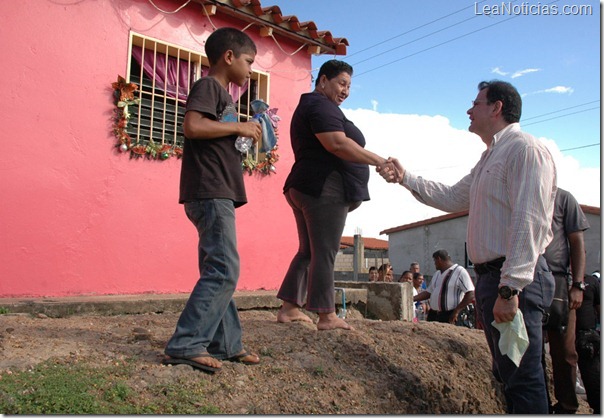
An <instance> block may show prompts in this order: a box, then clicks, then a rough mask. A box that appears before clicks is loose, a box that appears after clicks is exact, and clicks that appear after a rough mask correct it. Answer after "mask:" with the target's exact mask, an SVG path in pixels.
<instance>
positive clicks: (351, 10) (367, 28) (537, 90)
mask: <svg viewBox="0 0 604 418" xmlns="http://www.w3.org/2000/svg"><path fill="white" fill-rule="evenodd" d="M272 4H277V5H278V6H279V7H280V8H281V11H282V13H283V14H284V15H292V14H293V15H296V16H297V17H298V18H299V19H300V20H301V21H307V20H312V21H314V22H315V23H316V24H317V26H318V28H319V30H329V31H331V33H332V34H333V35H334V36H335V37H344V38H347V39H348V41H349V43H350V46H349V47H348V54H347V55H346V56H338V57H335V58H337V59H341V60H344V61H346V62H348V63H350V64H351V65H352V66H353V67H354V72H355V74H354V76H353V79H352V90H351V95H350V97H349V98H348V99H347V100H346V101H345V102H344V104H342V106H341V107H342V109H343V110H345V111H346V110H348V111H350V114H349V112H346V113H347V115H349V118H350V119H351V120H352V121H353V122H355V123H356V124H357V125H359V127H361V129H362V130H363V131H364V133H365V136H366V137H367V142H368V144H367V148H368V149H371V150H373V151H382V150H383V152H387V153H388V154H389V155H392V156H395V157H397V158H399V159H400V160H401V162H402V163H403V164H404V165H406V166H407V168H409V169H410V170H411V169H413V170H414V171H418V170H424V172H422V173H421V174H422V175H424V176H425V177H427V178H430V179H435V180H438V177H439V175H440V176H442V177H444V179H443V180H441V181H445V179H446V180H449V181H446V182H448V183H453V182H454V181H456V180H457V179H459V178H460V177H461V176H462V175H463V174H464V173H466V172H467V170H468V169H469V168H470V167H472V166H473V165H474V164H475V163H476V161H477V159H478V158H479V156H480V153H481V152H482V150H484V145H482V143H481V141H480V139H478V137H475V136H473V137H474V139H472V140H469V141H468V142H466V141H465V140H464V141H461V142H459V143H457V144H448V143H447V141H448V142H451V139H450V138H453V137H456V136H457V135H458V134H459V135H461V136H462V137H464V138H466V135H464V134H462V133H461V132H463V131H466V132H467V127H468V122H469V121H468V117H467V114H466V111H467V109H468V108H469V107H470V101H471V100H473V99H474V98H475V97H476V93H477V90H476V86H477V84H478V82H480V81H482V80H491V79H495V78H497V79H501V80H505V81H509V82H511V83H512V84H514V85H515V86H516V87H517V88H518V90H519V92H520V93H521V95H522V96H523V115H522V120H521V125H522V127H523V129H524V130H526V131H527V132H529V133H532V134H533V135H535V136H536V137H542V138H544V140H545V141H546V142H549V143H550V144H551V148H550V149H553V152H554V153H555V154H556V155H557V156H556V158H557V160H558V161H557V165H558V166H559V170H560V171H561V174H560V182H559V183H561V185H562V186H563V187H565V188H567V189H569V190H571V192H573V193H574V194H575V196H577V198H578V200H579V201H580V203H584V204H589V205H594V206H600V204H599V202H600V175H599V173H600V145H599V143H600V114H601V112H600V39H601V34H600V4H599V3H598V2H593V1H587V0H585V1H584V2H572V3H571V2H568V1H566V0H560V1H553V2H551V1H544V2H536V1H530V2H527V1H524V2H522V1H512V2H501V1H499V2H496V1H494V0H486V1H468V0H455V1H452V0H421V1H419V0H415V1H411V0H379V1H375V2H370V1H367V0H362V1H361V0H275V1H274V2H270V1H267V0H264V1H263V6H268V5H272ZM529 6H530V7H532V8H529ZM568 6H572V7H573V9H572V11H573V12H576V11H577V10H578V9H579V8H581V7H582V8H583V10H584V11H587V12H589V7H591V15H586V14H585V13H584V14H583V15H577V14H576V13H575V14H574V15H561V14H559V15H545V14H544V12H545V11H546V10H549V11H550V12H551V11H553V9H556V10H557V11H558V12H559V13H563V12H565V11H567V10H569V9H568ZM494 7H499V10H494ZM510 7H511V8H514V9H513V10H512V12H509V10H510ZM489 10H491V11H493V12H497V11H499V12H501V13H499V14H495V13H491V14H488V12H489ZM331 58H334V57H333V56H315V57H313V68H314V69H318V67H320V65H321V64H322V63H323V62H324V61H325V60H328V59H331ZM316 74H317V71H314V72H313V75H314V76H316ZM309 89H310V87H309ZM360 110H369V111H373V112H376V113H371V112H370V113H369V114H367V112H360ZM355 112H356V113H355ZM352 115H355V116H354V117H353V116H352ZM378 115H379V117H384V116H385V115H391V116H392V115H399V116H401V117H408V116H412V115H417V118H415V119H404V120H406V121H407V122H408V123H410V124H415V123H416V122H418V121H419V120H422V119H421V118H428V120H429V121H431V122H430V123H428V125H427V126H428V127H429V128H428V129H427V130H426V131H425V132H426V133H425V134H422V131H421V130H419V131H418V130H416V129H409V127H404V128H403V127H402V126H401V129H400V130H399V129H398V128H397V126H400V124H401V123H404V122H401V120H402V119H401V120H399V121H398V122H397V123H398V124H399V125H396V124H395V125H388V127H389V129H388V130H386V131H380V133H379V134H378V133H377V132H372V131H373V130H374V127H375V126H376V121H377V120H382V119H379V118H378ZM364 117H368V118H369V119H370V120H373V123H369V122H364V121H363V118H364ZM393 117H394V116H393ZM384 120H385V119H384ZM443 120H444V122H443V123H445V124H446V125H447V129H445V130H438V129H437V130H436V131H435V132H432V126H433V125H439V123H440V122H441V121H443ZM447 121H448V124H447V123H446V122H447ZM386 124H388V122H383V125H384V126H385V125H386ZM403 131H405V132H406V135H402V134H400V133H401V132H403ZM458 131H461V132H458ZM439 132H442V133H443V134H444V135H447V133H452V134H451V135H447V136H449V139H447V138H439V139H437V138H435V137H434V135H439ZM467 135H472V134H467ZM384 136H388V137H389V139H384V138H383V137H384ZM372 140H373V142H372ZM473 141H475V142H476V144H474V143H473ZM417 143H429V144H431V145H430V146H429V147H427V148H420V147H418V145H417ZM443 143H444V145H442V144H443ZM462 144H466V145H462ZM449 145H451V146H452V148H451V150H450V151H449V160H448V161H442V162H440V163H438V164H435V160H438V158H437V157H436V155H435V154H436V153H438V150H440V149H443V147H447V146H449ZM464 147H467V149H468V153H467V154H464V153H463V152H461V153H456V152H455V151H453V150H460V149H461V148H464ZM470 149H471V150H472V151H470ZM461 151H463V149H461ZM460 159H463V160H467V164H465V165H467V167H465V166H464V167H460V163H459V161H460ZM453 161H455V163H453ZM452 166H455V167H456V168H457V169H458V170H452V171H451V170H449V172H448V173H446V174H445V173H443V170H444V171H447V168H448V167H452ZM428 167H433V169H432V170H429V169H427V168H428ZM569 173H578V175H577V176H576V177H575V176H574V174H573V175H571V174H569ZM435 177H436V178H435ZM591 179H593V180H594V183H597V185H596V184H594V185H592V186H591V188H587V187H586V185H585V183H590V182H591ZM389 186H392V185H389ZM380 187H381V186H380ZM393 187H397V186H393ZM374 189H375V187H374ZM380 190H381V189H380ZM370 191H371V185H370ZM392 191H393V190H392V189H390V192H392ZM390 192H388V193H390ZM400 194H402V191H397V193H396V195H400ZM407 194H408V192H407ZM373 196H376V194H375V193H374V194H373V195H372V199H373ZM376 198H377V196H376ZM411 199H412V198H411ZM404 203H405V205H413V206H415V205H420V204H419V203H415V202H414V200H413V199H412V200H411V201H409V200H407V199H406V200H405V202H404ZM420 206H421V205H420ZM438 214H442V213H436V212H430V211H423V212H422V211H420V212H418V213H417V214H415V215H414V216H399V217H397V218H396V219H393V220H389V221H386V222H389V223H387V224H386V223H382V224H380V225H383V226H384V227H383V228H382V226H377V227H376V228H372V229H371V230H372V233H371V234H370V235H369V236H377V235H376V233H375V230H376V229H380V228H381V229H386V228H389V227H392V226H397V225H400V224H404V223H406V222H407V221H409V222H413V221H415V220H418V219H417V218H419V219H421V218H422V217H424V216H436V215H438ZM354 222H358V223H361V224H366V222H365V221H361V220H357V219H354ZM355 227H356V226H355V225H352V224H351V225H347V231H345V233H346V232H348V233H350V231H351V229H352V228H355ZM359 227H361V228H362V226H359ZM382 238H383V236H382Z"/></svg>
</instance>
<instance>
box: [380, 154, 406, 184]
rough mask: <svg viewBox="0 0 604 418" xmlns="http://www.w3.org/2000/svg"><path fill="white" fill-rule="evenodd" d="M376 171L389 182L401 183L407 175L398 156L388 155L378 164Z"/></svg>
mask: <svg viewBox="0 0 604 418" xmlns="http://www.w3.org/2000/svg"><path fill="white" fill-rule="evenodd" d="M375 171H376V172H377V173H379V174H380V176H382V177H383V178H384V180H386V181H387V182H388V183H400V182H401V181H403V178H404V177H405V169H404V168H403V166H402V165H401V163H400V162H399V161H398V160H397V159H396V158H392V157H388V159H387V160H384V162H383V163H382V164H379V165H376V166H375Z"/></svg>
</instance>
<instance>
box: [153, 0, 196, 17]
mask: <svg viewBox="0 0 604 418" xmlns="http://www.w3.org/2000/svg"><path fill="white" fill-rule="evenodd" d="M149 3H151V5H152V6H153V7H155V9H156V10H158V11H160V12H162V13H165V14H168V15H172V14H174V13H178V12H180V11H181V10H182V9H183V8H184V7H185V6H186V5H187V4H189V3H191V0H187V1H186V2H185V3H184V4H183V5H182V6H180V7H178V8H177V9H176V10H174V11H172V12H169V11H167V10H163V9H161V8H159V7H157V6H156V5H155V3H153V0H149Z"/></svg>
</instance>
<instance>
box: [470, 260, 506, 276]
mask: <svg viewBox="0 0 604 418" xmlns="http://www.w3.org/2000/svg"><path fill="white" fill-rule="evenodd" d="M504 261H505V257H500V258H497V259H495V260H491V261H487V262H486V263H478V264H474V271H475V272H476V273H478V274H486V273H488V272H490V271H500V270H501V267H502V266H503V262H504Z"/></svg>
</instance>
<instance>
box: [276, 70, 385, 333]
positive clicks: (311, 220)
mask: <svg viewBox="0 0 604 418" xmlns="http://www.w3.org/2000/svg"><path fill="white" fill-rule="evenodd" d="M351 77H352V67H351V66H350V65H348V64H347V63H345V62H342V61H338V60H330V61H327V62H326V63H324V64H323V65H322V66H321V69H320V70H319V75H318V77H317V81H316V83H315V90H314V91H313V92H312V93H305V94H302V96H301V97H300V102H299V103H298V107H297V108H296V110H295V112H294V115H293V117H292V122H291V127H290V135H291V143H292V148H293V151H294V156H295V162H294V165H293V167H292V170H291V172H290V174H289V176H288V177H287V180H286V181H285V187H284V188H283V191H284V193H285V198H286V199H287V202H288V203H289V205H290V206H291V207H292V209H293V212H294V217H295V219H296V225H297V228H298V239H299V243H300V244H299V248H298V252H297V253H296V255H295V256H294V258H293V260H292V261H291V264H290V266H289V270H288V271H287V273H286V275H285V278H284V279H283V283H282V285H281V288H280V289H279V293H278V294H277V297H278V298H279V299H281V300H282V301H283V305H282V306H281V309H280V310H279V313H278V315H277V320H278V321H279V322H292V321H305V322H312V320H311V319H310V318H309V317H308V316H307V315H305V314H304V313H302V312H301V311H300V310H299V308H300V307H302V306H304V305H306V306H305V309H306V310H308V311H312V312H316V313H318V315H319V321H318V323H317V328H318V329H319V330H325V329H334V328H343V329H352V327H351V326H350V325H349V324H347V323H346V322H345V321H344V320H343V319H341V318H338V316H337V315H336V314H335V301H334V296H335V295H334V275H333V267H334V261H335V257H336V254H337V252H338V250H339V248H340V240H341V237H342V232H343V231H344V224H345V222H346V216H347V214H348V212H350V211H352V210H354V209H356V208H357V207H359V205H360V204H361V202H363V201H365V200H369V191H368V188H367V182H368V181H369V165H374V166H377V167H380V166H385V165H386V164H387V160H386V159H385V158H382V157H380V156H378V155H376V154H374V153H372V152H370V151H367V150H365V148H364V146H365V138H364V137H363V134H362V133H361V131H360V130H359V129H358V128H357V127H356V126H355V125H354V124H353V123H352V122H351V121H349V120H348V119H346V117H345V116H344V113H343V112H342V110H341V109H340V107H339V106H340V105H341V104H342V102H344V100H346V98H347V97H348V95H349V93H350V81H351Z"/></svg>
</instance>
